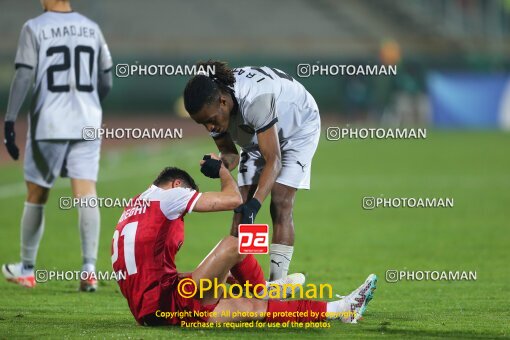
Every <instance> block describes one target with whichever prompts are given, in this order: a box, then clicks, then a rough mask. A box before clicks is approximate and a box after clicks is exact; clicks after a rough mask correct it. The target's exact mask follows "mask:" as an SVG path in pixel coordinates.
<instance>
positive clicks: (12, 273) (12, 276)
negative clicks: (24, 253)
mask: <svg viewBox="0 0 510 340" xmlns="http://www.w3.org/2000/svg"><path fill="white" fill-rule="evenodd" d="M2 273H3V274H4V276H5V278H6V279H7V281H9V282H12V283H16V284H18V285H20V286H23V287H27V288H34V287H35V276H34V271H33V270H24V269H23V264H21V263H14V264H4V265H2Z"/></svg>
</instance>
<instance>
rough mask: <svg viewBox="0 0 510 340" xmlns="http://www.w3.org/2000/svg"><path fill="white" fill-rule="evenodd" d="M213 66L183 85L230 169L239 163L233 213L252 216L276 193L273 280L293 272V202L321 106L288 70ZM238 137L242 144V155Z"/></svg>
mask: <svg viewBox="0 0 510 340" xmlns="http://www.w3.org/2000/svg"><path fill="white" fill-rule="evenodd" d="M203 65H213V66H214V67H215V73H214V74H211V75H209V76H207V75H197V76H195V77H193V78H192V79H191V80H190V81H189V82H188V84H187V85H186V89H185V90H184V104H185V107H186V110H187V111H188V113H189V114H190V116H191V118H193V120H194V121H195V122H197V123H198V124H202V125H204V126H205V127H206V128H207V130H208V131H209V132H210V134H211V136H212V137H213V139H214V141H215V142H216V145H217V146H218V149H219V150H220V152H221V160H222V161H223V162H224V164H225V165H226V166H227V168H228V169H229V170H230V171H232V170H233V169H234V168H236V167H237V165H238V164H239V159H240V160H241V162H240V164H239V175H238V179H237V180H238V185H239V187H240V191H241V195H242V197H243V202H244V204H243V205H241V206H240V207H239V208H238V209H236V212H238V214H235V215H234V219H233V225H232V231H231V234H232V235H237V234H236V233H237V226H238V224H239V223H254V220H255V216H256V214H257V212H258V210H259V209H260V206H261V204H262V203H263V202H264V200H265V199H266V197H267V196H268V195H269V193H271V205H270V212H271V218H272V222H273V238H272V244H271V246H270V250H269V254H270V278H269V279H270V280H277V279H280V278H282V277H285V276H286V275H287V272H288V270H289V265H290V261H291V259H292V253H293V251H294V222H293V217H292V210H293V207H294V198H295V196H296V191H297V189H310V174H311V165H312V158H313V155H314V153H315V150H316V149H317V145H318V143H319V137H320V127H321V124H320V116H319V109H318V107H317V104H316V103H315V100H314V99H313V97H312V95H311V94H310V93H309V92H308V91H307V90H306V89H305V88H304V87H303V85H301V84H300V83H298V82H297V81H296V80H295V79H293V78H292V77H291V76H289V75H287V74H286V73H284V72H282V71H280V70H278V69H275V68H270V67H265V66H264V67H243V68H238V69H234V70H232V69H230V68H228V67H227V65H226V63H223V62H218V61H209V62H207V63H204V64H203ZM235 144H237V145H239V146H240V147H241V157H239V154H238V152H237V149H236V146H235Z"/></svg>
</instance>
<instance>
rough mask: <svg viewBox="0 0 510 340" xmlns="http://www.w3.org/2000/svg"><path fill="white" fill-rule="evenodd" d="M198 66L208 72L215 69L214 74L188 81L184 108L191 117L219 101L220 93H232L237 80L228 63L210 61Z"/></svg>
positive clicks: (200, 63) (195, 77) (198, 76)
mask: <svg viewBox="0 0 510 340" xmlns="http://www.w3.org/2000/svg"><path fill="white" fill-rule="evenodd" d="M197 66H198V67H200V68H202V69H205V70H207V69H208V68H210V67H211V66H212V67H214V73H213V74H209V75H201V74H200V75H196V76H194V77H193V78H191V79H190V80H189V81H188V84H186V88H185V89H184V107H185V108H186V111H188V113H189V114H190V115H194V114H195V113H197V112H198V111H200V109H201V108H202V107H203V106H204V105H206V104H210V103H212V102H214V101H216V100H218V98H219V96H220V91H223V92H226V93H232V89H231V87H232V86H234V83H235V82H236V79H235V78H234V72H232V69H231V68H229V67H228V65H227V63H226V62H223V61H214V60H209V61H206V62H199V63H197Z"/></svg>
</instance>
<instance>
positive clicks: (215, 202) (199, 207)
mask: <svg viewBox="0 0 510 340" xmlns="http://www.w3.org/2000/svg"><path fill="white" fill-rule="evenodd" d="M209 157H210V158H209V159H205V160H202V161H201V162H200V165H201V166H202V170H203V169H204V167H205V166H208V169H210V170H208V171H210V172H215V171H217V176H216V174H212V176H209V177H213V178H214V177H219V178H220V181H221V191H220V192H205V193H203V194H202V195H201V196H200V198H199V199H198V201H197V203H196V204H195V207H194V208H193V211H198V212H209V211H226V210H233V209H235V208H236V207H238V206H239V205H240V204H242V203H243V199H242V197H241V193H240V192H239V188H238V187H237V183H236V181H235V179H234V178H233V177H232V175H231V174H230V172H229V170H228V169H227V168H226V167H225V165H224V164H223V162H221V161H220V159H219V157H218V156H216V155H215V154H210V155H209ZM215 166H219V169H216V170H214V167H215ZM202 172H204V174H206V172H207V171H202ZM206 175H207V174H206Z"/></svg>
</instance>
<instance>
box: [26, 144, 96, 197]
mask: <svg viewBox="0 0 510 340" xmlns="http://www.w3.org/2000/svg"><path fill="white" fill-rule="evenodd" d="M100 149H101V140H99V139H96V140H90V141H85V140H40V141H37V140H32V139H31V138H27V145H26V148H25V163H24V171H25V180H26V181H30V182H33V183H35V184H38V185H40V186H43V187H45V188H51V187H52V186H53V183H55V180H56V179H57V177H59V176H60V177H69V178H73V179H86V180H91V181H97V174H98V171H99V156H100Z"/></svg>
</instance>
